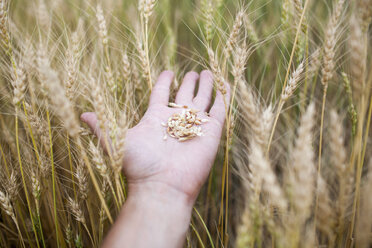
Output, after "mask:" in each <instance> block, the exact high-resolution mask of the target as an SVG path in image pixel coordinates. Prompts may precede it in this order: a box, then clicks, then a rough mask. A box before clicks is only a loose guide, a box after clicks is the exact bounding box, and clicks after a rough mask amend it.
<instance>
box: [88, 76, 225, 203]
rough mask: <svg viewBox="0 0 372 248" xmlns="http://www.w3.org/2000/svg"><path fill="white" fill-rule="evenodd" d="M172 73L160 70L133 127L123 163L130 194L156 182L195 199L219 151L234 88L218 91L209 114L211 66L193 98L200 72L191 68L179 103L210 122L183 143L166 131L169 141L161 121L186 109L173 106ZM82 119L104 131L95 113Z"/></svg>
mask: <svg viewBox="0 0 372 248" xmlns="http://www.w3.org/2000/svg"><path fill="white" fill-rule="evenodd" d="M173 78H174V74H173V72H171V71H164V72H162V73H161V74H160V76H159V78H158V81H157V83H156V85H155V86H154V88H153V91H152V93H151V97H150V104H149V108H148V110H147V112H146V113H145V115H144V116H143V118H142V120H141V121H140V122H139V123H138V125H136V126H135V127H133V128H131V129H129V130H128V133H127V136H126V142H125V151H126V152H125V156H124V166H123V168H124V173H125V175H126V177H127V179H128V185H129V194H131V193H132V192H133V191H140V192H141V191H143V190H145V191H147V189H150V190H155V189H156V188H157V187H159V188H162V189H164V190H163V191H168V190H167V188H168V189H170V190H175V191H177V192H179V193H181V194H184V195H185V196H186V199H187V201H188V202H190V204H193V202H194V200H195V199H196V197H197V195H198V193H199V190H200V188H201V186H202V184H203V183H204V181H205V180H206V178H207V176H208V174H209V171H210V169H211V166H212V164H213V161H214V159H215V156H216V153H217V150H218V146H219V143H220V138H221V133H222V129H223V125H224V120H225V115H226V112H225V103H224V102H226V103H229V88H228V85H226V87H227V92H228V93H227V94H226V95H225V96H223V95H222V94H221V93H220V92H217V93H216V98H215V101H214V104H213V106H212V107H211V108H210V112H209V115H206V113H205V111H207V110H208V108H209V105H210V104H211V99H212V89H213V77H212V74H211V72H209V71H203V72H202V73H201V74H200V80H199V90H198V93H197V95H196V96H195V97H194V89H195V86H196V83H197V81H198V79H199V75H198V74H197V73H195V72H189V73H187V74H186V76H185V77H184V80H183V83H182V85H181V87H180V89H179V91H178V93H177V96H176V103H177V104H180V105H187V106H188V107H189V108H194V109H198V110H200V112H198V117H199V118H201V119H208V120H209V122H207V123H203V124H202V125H201V127H202V132H203V133H204V135H203V136H202V137H195V138H193V139H191V140H187V141H184V142H179V141H178V140H177V139H174V138H171V137H170V136H168V135H167V136H168V138H167V139H166V140H164V139H163V137H164V135H165V133H166V131H165V129H166V128H165V127H164V126H162V125H161V123H167V120H168V118H169V117H170V116H171V115H172V114H174V113H180V112H181V111H182V109H180V108H171V107H168V102H169V89H170V86H171V83H172V81H173ZM224 97H225V100H224ZM81 119H82V120H83V121H84V122H86V123H87V124H88V125H89V126H90V128H91V129H92V130H94V131H95V133H96V134H97V135H98V136H99V135H100V133H101V132H100V131H99V130H97V126H98V125H97V118H96V116H95V114H94V113H84V114H83V115H82V116H81ZM102 140H103V139H102Z"/></svg>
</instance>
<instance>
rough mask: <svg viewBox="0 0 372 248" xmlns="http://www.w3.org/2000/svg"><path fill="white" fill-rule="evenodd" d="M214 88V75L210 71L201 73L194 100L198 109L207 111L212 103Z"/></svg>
mask: <svg viewBox="0 0 372 248" xmlns="http://www.w3.org/2000/svg"><path fill="white" fill-rule="evenodd" d="M212 90H213V75H212V73H211V72H210V71H207V70H205V71H202V72H201V73H200V80H199V90H198V94H197V95H196V97H195V98H194V100H193V102H194V105H195V107H196V108H197V109H199V110H201V111H206V110H207V109H208V107H209V105H210V103H211V99H212Z"/></svg>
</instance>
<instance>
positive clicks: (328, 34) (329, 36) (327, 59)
mask: <svg viewBox="0 0 372 248" xmlns="http://www.w3.org/2000/svg"><path fill="white" fill-rule="evenodd" d="M344 2H345V0H339V1H338V2H337V5H336V7H335V9H334V11H333V13H332V16H331V18H330V20H329V23H328V26H327V29H326V31H325V37H324V54H323V68H322V78H321V82H322V84H323V86H324V87H325V88H327V87H328V82H329V80H331V79H332V77H333V74H334V67H335V61H334V60H335V48H336V42H337V28H338V26H339V21H340V16H341V13H342V8H343V6H344Z"/></svg>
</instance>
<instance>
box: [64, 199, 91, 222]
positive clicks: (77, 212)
mask: <svg viewBox="0 0 372 248" xmlns="http://www.w3.org/2000/svg"><path fill="white" fill-rule="evenodd" d="M67 203H68V206H69V208H70V210H71V212H72V214H73V216H74V217H75V219H76V220H77V221H78V222H80V223H81V224H83V225H86V219H85V217H84V214H83V211H82V210H81V208H80V205H79V203H78V202H77V201H75V200H74V199H72V198H71V197H68V199H67Z"/></svg>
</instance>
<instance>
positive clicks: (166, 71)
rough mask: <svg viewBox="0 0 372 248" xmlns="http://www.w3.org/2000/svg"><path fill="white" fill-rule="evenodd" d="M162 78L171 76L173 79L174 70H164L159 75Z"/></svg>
mask: <svg viewBox="0 0 372 248" xmlns="http://www.w3.org/2000/svg"><path fill="white" fill-rule="evenodd" d="M162 78H171V79H172V80H173V78H174V72H173V71H170V70H165V71H162V72H161V73H160V75H159V79H162Z"/></svg>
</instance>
